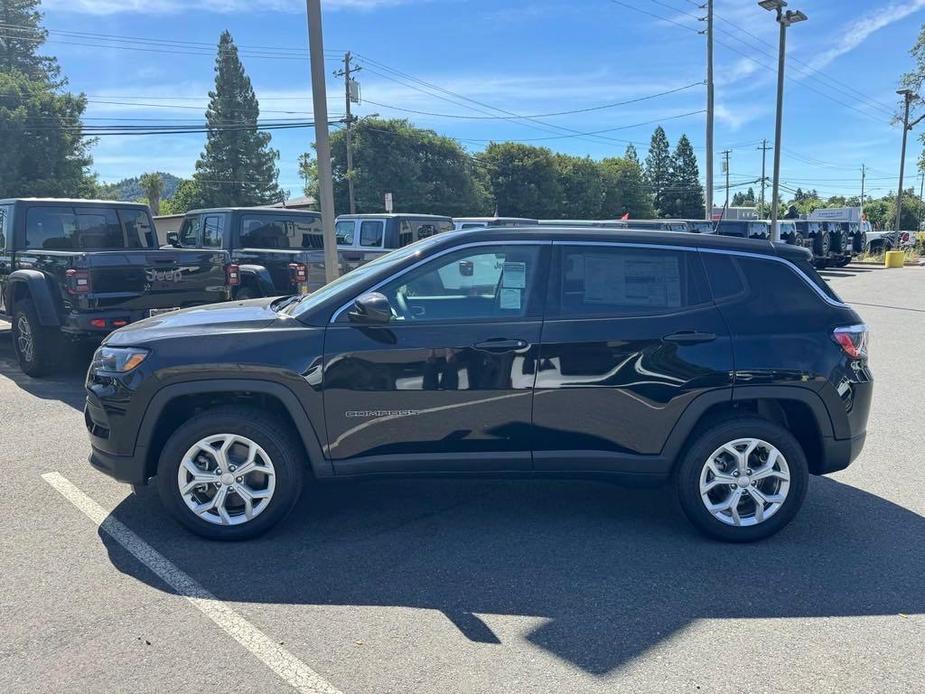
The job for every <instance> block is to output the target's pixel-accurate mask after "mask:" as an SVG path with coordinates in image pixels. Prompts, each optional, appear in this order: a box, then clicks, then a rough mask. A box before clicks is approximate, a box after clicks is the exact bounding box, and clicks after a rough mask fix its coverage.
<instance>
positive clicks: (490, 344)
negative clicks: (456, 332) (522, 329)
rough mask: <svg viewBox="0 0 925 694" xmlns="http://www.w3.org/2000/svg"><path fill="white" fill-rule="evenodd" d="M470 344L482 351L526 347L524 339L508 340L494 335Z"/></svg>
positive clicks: (512, 349)
mask: <svg viewBox="0 0 925 694" xmlns="http://www.w3.org/2000/svg"><path fill="white" fill-rule="evenodd" d="M472 346H473V347H474V348H475V349H480V350H482V351H484V352H515V351H517V350H521V349H524V348H526V347H527V346H528V343H527V341H526V340H508V339H506V338H503V337H496V338H492V339H490V340H484V341H483V342H476V343H475V344H474V345H472Z"/></svg>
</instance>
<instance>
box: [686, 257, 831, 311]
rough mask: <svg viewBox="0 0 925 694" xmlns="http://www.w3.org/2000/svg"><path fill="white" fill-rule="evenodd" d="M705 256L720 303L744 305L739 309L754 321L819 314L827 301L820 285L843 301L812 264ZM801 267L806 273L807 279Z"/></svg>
mask: <svg viewBox="0 0 925 694" xmlns="http://www.w3.org/2000/svg"><path fill="white" fill-rule="evenodd" d="M701 255H702V257H703V263H704V267H705V269H706V271H707V278H708V279H709V282H710V288H711V290H712V292H713V298H714V300H715V301H716V302H717V304H720V305H726V306H729V305H732V304H740V305H741V308H737V309H736V310H737V312H739V311H741V315H742V317H745V316H748V317H750V318H751V319H752V320H753V321H755V320H757V321H760V319H762V318H767V317H771V316H774V317H787V316H790V317H795V316H803V317H813V316H817V315H818V313H819V311H820V310H821V309H822V308H824V306H825V302H824V300H823V298H822V297H821V296H820V295H819V293H818V292H817V291H816V288H818V290H819V291H821V292H822V293H823V294H825V295H826V296H827V297H829V298H831V299H832V300H833V301H838V302H840V301H841V299H839V298H838V295H837V294H835V292H834V291H832V289H831V288H830V287H829V286H828V284H827V283H826V282H825V280H824V279H822V278H821V277H820V276H819V275H818V273H816V271H815V270H813V269H812V267H807V268H803V267H800V266H799V265H797V264H793V263H791V262H790V261H781V260H777V259H774V258H772V257H768V258H767V259H765V258H758V257H750V256H736V255H731V254H726V253H702V254H701ZM806 265H807V266H808V265H809V264H808V263H806ZM797 269H799V270H800V271H802V272H803V274H804V275H805V279H804V277H801V276H800V274H799V272H797ZM806 270H809V271H810V272H807V271H806Z"/></svg>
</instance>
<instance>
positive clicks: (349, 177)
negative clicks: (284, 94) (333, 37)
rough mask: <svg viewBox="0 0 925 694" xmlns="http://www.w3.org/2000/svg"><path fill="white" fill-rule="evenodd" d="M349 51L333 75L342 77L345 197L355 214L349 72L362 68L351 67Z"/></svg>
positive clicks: (350, 81) (351, 80)
mask: <svg viewBox="0 0 925 694" xmlns="http://www.w3.org/2000/svg"><path fill="white" fill-rule="evenodd" d="M352 59H353V58H352V56H351V55H350V51H347V52H346V53H344V69H343V70H338V71H337V72H335V73H334V76H335V77H343V78H344V99H345V110H346V114H347V115H346V121H347V124H346V126H345V127H344V135H345V136H346V143H347V197H348V199H349V200H350V214H356V211H357V204H356V198H355V197H354V194H353V143H352V142H351V139H350V127H351V126H352V125H353V114H352V113H351V112H350V104H351V103H353V102H354V101H355V99H354V97H353V95H352V94H351V91H350V88H351V87H352V86H353V79H352V78H351V77H350V75H351V74H353V73H354V72H357V71H358V70H362V69H363V68H359V67H351V66H350V61H351V60H352Z"/></svg>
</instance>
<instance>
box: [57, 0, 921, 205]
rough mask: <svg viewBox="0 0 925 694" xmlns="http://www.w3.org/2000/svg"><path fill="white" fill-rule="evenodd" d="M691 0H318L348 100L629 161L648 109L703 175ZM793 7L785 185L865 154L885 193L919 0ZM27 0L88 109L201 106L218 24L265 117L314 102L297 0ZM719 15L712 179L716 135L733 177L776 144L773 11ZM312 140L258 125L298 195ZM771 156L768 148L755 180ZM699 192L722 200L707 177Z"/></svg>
mask: <svg viewBox="0 0 925 694" xmlns="http://www.w3.org/2000/svg"><path fill="white" fill-rule="evenodd" d="M697 4H698V3H696V2H693V1H692V0H619V2H618V1H617V0H574V1H571V2H569V1H567V0H493V1H492V0H469V1H466V0H322V7H323V10H324V33H325V49H326V51H327V53H328V55H329V58H328V72H329V73H330V72H332V71H333V70H335V69H336V68H337V67H339V58H338V54H339V53H341V54H342V52H343V51H345V50H351V51H353V52H354V53H355V54H358V55H359V56H361V57H360V58H358V62H359V64H360V65H363V66H365V69H364V70H363V71H362V72H360V73H359V75H358V78H359V80H360V82H361V85H362V93H363V98H364V103H363V104H361V105H360V106H359V107H356V110H355V112H356V113H357V114H359V115H363V114H369V113H378V114H380V115H382V116H395V117H400V116H407V117H408V118H410V119H411V120H412V121H413V122H415V123H416V124H417V125H419V126H422V127H428V128H433V129H435V130H437V131H438V132H441V133H444V134H447V135H450V136H452V137H456V138H458V139H460V140H461V141H462V143H463V144H464V146H466V148H467V149H469V150H470V151H478V150H479V149H481V148H482V147H484V145H485V143H486V142H487V141H488V140H491V139H495V140H506V139H511V140H520V141H525V142H531V143H533V144H541V145H544V146H548V147H550V148H552V149H553V150H556V151H561V152H567V153H571V154H582V155H583V154H589V155H591V156H593V157H595V158H599V157H604V156H611V155H620V154H622V153H623V151H624V149H625V147H626V141H627V140H630V141H634V142H636V143H639V144H637V148H638V149H639V150H640V155H641V156H644V154H645V147H646V144H647V143H648V139H649V137H650V135H651V132H652V130H653V128H654V127H655V125H656V123H657V122H661V123H662V124H663V126H664V127H665V130H666V131H667V132H668V136H669V139H670V140H671V142H672V143H674V142H675V141H676V139H677V138H678V137H679V136H680V135H681V133H686V134H687V135H688V137H689V138H690V139H691V141H692V142H693V144H694V147H695V148H696V152H697V155H698V159H699V163H700V165H701V175H702V174H703V155H704V149H703V145H704V115H703V113H698V111H701V110H702V109H703V108H704V101H705V97H704V88H703V87H702V86H700V85H696V86H693V87H688V88H685V89H681V88H683V87H687V86H688V85H692V84H694V83H697V82H701V81H702V80H703V79H704V70H705V68H704V63H705V57H704V56H705V43H704V39H703V37H702V36H700V35H699V34H698V33H697V30H698V29H702V28H703V25H702V23H701V22H697V21H696V16H697V15H699V14H700V13H701V11H700V10H698V8H697ZM191 6H195V7H196V8H197V9H195V10H191V9H189V8H190V7H191ZM791 7H794V8H799V9H801V10H803V11H804V12H805V13H806V14H807V15H808V16H809V21H808V22H806V23H803V24H800V25H797V26H795V27H793V28H792V29H791V30H790V32H789V34H788V49H789V50H788V56H789V57H790V58H791V62H790V63H789V65H788V68H787V75H788V78H789V79H788V81H787V85H786V94H785V114H786V117H785V125H784V137H783V139H784V148H783V150H782V181H783V182H784V183H785V184H787V185H788V186H791V187H794V188H795V187H797V186H800V187H803V188H812V187H815V188H817V189H818V190H819V191H820V193H822V194H825V195H829V194H836V193H844V194H856V193H857V192H859V187H860V167H861V164H862V163H864V164H866V165H867V167H868V170H869V173H868V186H867V188H868V191H869V192H870V193H873V194H875V195H883V194H885V193H886V192H887V191H889V190H891V189H895V186H896V177H897V169H898V163H899V142H900V139H899V138H900V128H899V127H898V126H896V125H894V124H891V112H893V111H895V110H897V109H898V97H897V96H896V94H895V90H896V88H897V82H898V79H899V76H900V75H901V74H902V73H903V72H904V71H906V70H908V69H909V68H910V67H911V65H912V61H911V58H910V57H909V54H908V50H909V48H910V47H911V46H912V44H913V43H914V41H915V39H916V36H917V34H918V32H919V29H920V27H921V26H922V24H923V22H925V0H893V1H892V2H890V1H889V0H843V1H839V0H794V1H793V2H791ZM43 9H44V11H45V13H46V16H45V24H46V26H47V28H48V29H50V30H51V32H52V33H51V34H50V37H49V43H48V44H47V46H46V53H50V54H54V55H56V56H57V57H58V58H59V60H60V63H61V66H62V68H63V70H64V72H65V74H66V75H67V76H68V77H69V79H70V85H71V88H72V89H74V90H80V91H84V92H85V93H86V94H88V95H89V97H90V101H91V103H90V106H89V108H88V112H87V116H88V118H89V119H92V120H88V122H91V123H94V124H100V123H106V122H111V121H112V120H113V119H117V118H119V119H141V118H157V119H174V120H163V121H158V122H163V123H169V122H174V123H177V122H183V121H181V120H176V119H183V120H185V121H190V120H202V118H203V112H204V108H205V104H206V100H207V97H206V93H207V91H208V89H209V88H210V87H211V86H212V84H213V59H214V44H215V42H217V39H218V35H219V34H220V32H221V31H222V30H224V29H228V30H229V31H231V32H232V34H233V36H234V38H235V41H236V42H237V44H238V45H239V47H241V51H242V59H243V61H244V63H245V67H246V69H247V71H248V73H249V75H250V77H251V79H252V81H253V84H254V88H255V90H256V92H257V96H258V98H259V99H260V101H261V110H262V114H263V116H264V117H266V118H295V117H298V116H299V115H301V114H307V113H308V112H309V111H310V110H311V100H310V91H309V88H310V87H309V71H308V63H307V59H305V57H304V53H303V52H304V47H305V46H306V43H307V39H306V22H305V3H304V2H303V0H197V2H187V1H186V0H45V2H44V3H43ZM716 14H717V17H718V19H717V20H716V39H717V46H716V85H717V87H716V114H717V117H716V147H715V150H716V152H717V165H716V179H717V184H721V181H720V179H721V173H720V166H719V161H720V156H719V152H720V151H721V150H724V149H730V150H732V154H731V167H730V169H731V174H730V175H731V179H732V182H733V185H735V184H736V183H738V182H743V181H748V180H753V179H756V178H757V177H758V176H759V175H760V172H761V153H760V152H759V151H757V149H756V148H757V147H758V146H759V145H760V142H761V139H762V138H768V140H773V134H774V90H775V79H776V77H775V72H774V70H775V66H776V50H777V48H776V47H777V26H776V24H775V23H774V21H773V18H772V15H771V14H770V13H768V12H765V11H764V10H762V9H761V8H760V7H758V6H757V3H756V2H753V1H752V0H716ZM111 37H122V38H116V39H113V38H111ZM127 37H130V38H127ZM165 41H166V42H173V44H171V45H168V44H165V43H164V42H165ZM373 61H375V62H373ZM394 71H400V72H401V73H404V75H409V76H411V77H413V78H415V79H417V80H420V81H423V82H426V83H428V84H430V85H433V86H436V87H439V88H442V89H444V90H447V92H451V93H452V94H453V95H454V96H451V95H450V94H447V93H446V92H441V91H437V90H435V89H433V88H431V87H425V86H423V85H422V84H421V82H418V81H411V80H409V78H408V77H405V76H401V75H399V74H398V73H396V72H394ZM328 89H329V94H328V98H329V109H330V112H331V114H332V115H337V114H340V113H342V112H343V96H342V95H343V91H342V90H343V86H342V82H339V81H337V80H335V78H334V77H331V78H330V81H329V83H328ZM675 89H680V90H679V91H676V92H675V93H673V94H670V95H666V96H662V97H658V98H652V99H647V100H644V101H637V102H636V103H630V104H625V105H622V106H615V107H613V108H604V109H597V110H591V111H587V112H585V113H580V114H572V115H564V116H556V117H544V118H541V119H538V120H539V122H536V121H533V122H528V121H522V120H516V119H511V118H507V119H503V118H502V119H491V118H477V119H476V118H458V117H457V118H450V117H447V116H449V115H454V116H470V117H471V116H486V115H489V116H503V115H504V113H502V112H501V111H499V110H493V108H494V109H501V110H503V111H504V112H508V113H513V114H516V115H531V114H546V113H551V112H560V111H573V110H576V109H588V108H593V107H597V106H602V105H607V104H614V103H617V102H624V101H628V100H633V99H639V98H641V97H647V96H650V95H653V94H658V93H661V92H666V91H669V90H675ZM455 95H461V96H462V97H465V98H466V99H460V98H458V97H457V96H455ZM470 100H475V101H478V102H480V104H481V105H479V104H476V103H474V101H470ZM107 101H108V102H131V103H137V104H139V105H133V106H129V105H125V104H124V103H102V102H107ZM372 102H375V104H374V103H372ZM141 104H145V105H141ZM392 107H402V108H406V109H413V110H416V111H423V112H429V113H433V114H439V115H422V114H414V113H404V112H402V111H399V110H396V109H394V108H392ZM489 107H493V108H489ZM271 112H278V113H271ZM120 122H123V123H143V122H145V121H138V120H123V121H120ZM638 124H642V125H638ZM627 126H629V127H627ZM576 131H577V132H580V133H587V132H598V133H599V134H598V135H593V136H581V137H578V136H575V135H574V132H576ZM600 131H607V132H603V133H601V132H600ZM563 135H567V136H566V137H563ZM537 138H544V139H537ZM312 140H313V132H312V131H311V130H310V129H302V130H288V131H275V132H274V134H273V146H274V147H276V148H277V149H279V150H280V152H281V159H280V163H279V166H280V182H281V184H282V185H283V186H284V187H286V188H289V189H291V190H292V192H293V194H296V195H297V194H299V192H300V188H301V183H300V180H299V178H298V175H297V168H296V161H297V158H298V155H299V153H300V152H303V151H306V150H308V149H309V148H310V143H311V141H312ZM203 141H204V136H203V135H170V136H164V135H160V136H148V137H140V136H133V137H123V136H114V137H105V138H102V140H101V141H100V143H99V144H98V145H97V146H96V147H95V149H94V160H95V163H94V168H95V170H96V171H97V172H98V173H99V174H100V177H101V179H102V180H104V181H114V180H118V179H120V178H123V177H125V176H133V175H137V174H140V173H142V172H143V171H149V170H155V169H159V170H163V171H169V172H172V173H175V174H177V175H180V176H188V175H190V174H191V173H192V171H193V168H194V164H195V161H196V158H197V157H198V155H199V153H200V151H201V150H202V145H203ZM910 141H911V143H912V144H911V147H910V152H909V157H908V160H907V176H909V175H910V174H911V175H912V176H915V175H916V172H915V162H916V160H917V158H918V154H919V152H920V151H921V145H920V143H919V142H918V140H917V139H911V140H910ZM770 164H771V156H770V153H769V156H768V175H770ZM907 180H908V179H907ZM768 195H770V192H769V193H768ZM715 198H716V200H718V201H720V202H722V200H721V198H722V190H721V189H719V188H718V190H717V192H716V196H715Z"/></svg>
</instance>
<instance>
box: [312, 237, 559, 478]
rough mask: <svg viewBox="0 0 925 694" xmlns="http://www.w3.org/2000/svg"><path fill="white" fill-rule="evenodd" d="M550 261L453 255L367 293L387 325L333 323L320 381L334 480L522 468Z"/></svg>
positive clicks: (514, 246) (494, 252)
mask: <svg viewBox="0 0 925 694" xmlns="http://www.w3.org/2000/svg"><path fill="white" fill-rule="evenodd" d="M548 250H549V246H548V245H547V246H543V245H541V244H536V243H532V244H521V243H510V242H508V243H482V244H472V245H469V246H466V247H463V248H458V249H454V250H451V251H448V252H445V253H444V254H442V255H440V256H438V257H435V258H432V259H430V260H428V261H425V262H423V263H421V264H419V265H417V266H414V267H412V268H409V269H407V270H405V271H404V272H403V273H402V274H401V275H399V276H398V277H395V278H393V279H391V280H388V281H387V282H386V283H385V284H383V285H382V286H380V287H378V288H377V289H376V291H379V292H381V293H382V294H384V295H385V296H386V297H387V298H388V300H389V302H390V303H391V305H392V308H393V313H394V318H393V320H392V321H391V322H390V323H389V324H387V325H384V326H376V327H370V326H361V325H356V324H353V323H351V322H350V319H349V317H348V312H347V311H344V312H341V314H340V315H339V316H338V317H337V319H336V320H335V321H334V322H333V323H332V324H331V325H330V326H329V327H328V330H327V335H326V339H325V370H324V381H323V384H324V385H323V387H324V406H325V418H326V424H327V433H328V441H329V444H328V445H329V450H328V454H329V456H330V458H331V459H332V460H333V463H334V469H335V472H336V473H337V474H354V473H363V472H407V471H415V470H421V471H423V470H429V471H445V472H466V471H476V470H529V469H530V468H531V455H530V445H531V444H530V433H531V429H532V426H531V413H532V405H533V385H534V377H535V372H536V368H535V367H536V357H537V354H538V350H539V339H540V329H541V326H542V320H541V318H542V302H543V298H544V293H545V276H546V272H545V271H544V265H545V264H546V263H547V262H548V259H547V257H546V256H547V253H548Z"/></svg>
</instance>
